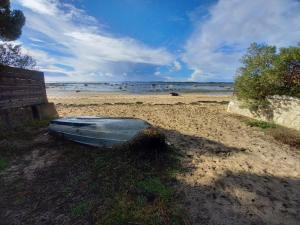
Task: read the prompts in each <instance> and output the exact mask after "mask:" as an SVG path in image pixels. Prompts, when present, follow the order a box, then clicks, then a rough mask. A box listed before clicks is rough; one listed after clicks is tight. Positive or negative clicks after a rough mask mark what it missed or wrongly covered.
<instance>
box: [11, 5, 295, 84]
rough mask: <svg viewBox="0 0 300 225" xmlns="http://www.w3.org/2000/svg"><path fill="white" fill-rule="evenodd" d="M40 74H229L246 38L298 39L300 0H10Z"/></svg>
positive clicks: (85, 77) (65, 77)
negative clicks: (19, 15)
mask: <svg viewBox="0 0 300 225" xmlns="http://www.w3.org/2000/svg"><path fill="white" fill-rule="evenodd" d="M12 3H13V7H14V8H19V9H21V10H23V12H24V13H25V16H26V25H25V28H24V29H23V35H22V37H21V38H20V39H19V40H18V41H17V43H21V44H22V45H23V47H24V52H25V53H27V54H30V55H32V56H33V57H34V58H35V59H36V60H37V62H38V69H40V70H42V71H44V72H45V75H46V81H83V82H84V81H154V80H155V81H200V82H207V81H232V80H233V79H234V76H235V72H236V70H237V68H238V67H239V66H240V63H239V59H240V57H241V56H242V55H243V54H244V53H245V51H246V49H247V47H248V46H249V44H250V43H251V42H259V43H267V44H271V45H276V46H278V47H284V46H290V45H295V44H297V43H298V42H300V38H299V37H300V23H299V21H300V1H299V0H243V1H241V0H210V1H205V0H109V1H108V0H105V1H104V0H99V1H92V0H14V1H12Z"/></svg>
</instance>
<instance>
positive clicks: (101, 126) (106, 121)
mask: <svg viewBox="0 0 300 225" xmlns="http://www.w3.org/2000/svg"><path fill="white" fill-rule="evenodd" d="M149 127H151V125H150V124H149V123H147V122H146V121H143V120H141V119H133V118H102V117H66V118H60V119H55V120H52V121H51V122H50V125H49V131H50V133H53V134H56V135H59V136H63V137H64V138H66V139H68V140H71V141H75V142H78V143H81V144H86V145H91V146H96V147H106V148H111V147H113V146H115V145H119V144H123V143H125V142H128V141H130V140H132V139H133V138H134V137H135V136H136V135H137V134H139V133H140V132H142V131H143V130H145V129H147V128H149Z"/></svg>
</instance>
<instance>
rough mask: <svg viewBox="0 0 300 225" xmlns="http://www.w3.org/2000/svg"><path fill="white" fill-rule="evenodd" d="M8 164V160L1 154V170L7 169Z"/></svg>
mask: <svg viewBox="0 0 300 225" xmlns="http://www.w3.org/2000/svg"><path fill="white" fill-rule="evenodd" d="M7 166H8V161H7V160H5V159H3V158H2V157H1V156H0V172H1V171H2V170H5V169H6V167H7Z"/></svg>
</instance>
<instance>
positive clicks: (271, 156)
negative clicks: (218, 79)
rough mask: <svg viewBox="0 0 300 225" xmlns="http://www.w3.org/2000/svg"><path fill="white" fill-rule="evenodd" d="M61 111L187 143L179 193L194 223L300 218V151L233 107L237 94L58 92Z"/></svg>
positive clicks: (56, 100)
mask: <svg viewBox="0 0 300 225" xmlns="http://www.w3.org/2000/svg"><path fill="white" fill-rule="evenodd" d="M48 97H49V101H50V102H54V103H55V104H56V109H57V111H58V113H59V115H60V116H80V115H85V116H87V115H88V116H114V117H115V116H116V117H136V118H141V119H144V120H146V121H148V122H150V123H151V124H153V125H154V126H157V127H159V128H160V129H161V130H162V132H163V133H165V134H166V136H167V140H168V142H169V143H170V144H171V145H173V146H175V147H176V148H179V149H180V150H181V151H182V152H183V153H184V154H185V158H184V160H183V161H182V163H183V166H184V168H185V169H186V170H185V171H186V172H184V173H183V174H181V175H179V176H178V179H179V181H180V182H179V184H178V186H177V187H176V189H177V191H178V193H180V194H182V195H184V198H183V201H182V204H183V206H184V207H185V208H186V209H188V212H189V214H190V217H191V219H192V221H193V223H194V224H201V225H202V224H211V225H212V224H230V225H233V224H291V225H292V224H295V225H296V224H299V221H300V217H299V215H300V211H299V209H300V202H299V199H300V189H299V186H300V182H299V180H300V163H299V162H300V153H299V151H298V150H296V149H295V148H293V147H290V146H288V145H285V144H282V143H280V142H278V141H277V140H275V139H274V138H273V137H271V136H269V135H266V134H265V133H264V132H262V131H261V130H260V129H258V128H252V127H249V126H247V125H246V124H245V123H244V122H243V121H242V120H241V119H240V118H239V117H237V116H234V115H231V114H229V113H227V112H226V107H227V103H228V101H229V100H230V96H208V95H201V94H183V95H181V96H176V97H174V96H169V95H129V94H99V93H91V92H80V93H75V92H73V93H72V94H67V95H60V96H58V95H52V96H51V95H50V96H48Z"/></svg>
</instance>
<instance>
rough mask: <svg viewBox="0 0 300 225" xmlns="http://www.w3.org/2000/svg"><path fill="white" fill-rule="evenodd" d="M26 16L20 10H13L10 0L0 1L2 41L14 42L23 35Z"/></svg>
mask: <svg viewBox="0 0 300 225" xmlns="http://www.w3.org/2000/svg"><path fill="white" fill-rule="evenodd" d="M24 24H25V16H24V14H23V13H22V11H20V10H11V9H10V1H9V0H1V1H0V40H2V41H14V40H16V39H18V38H19V37H20V36H21V34H22V27H23V26H24Z"/></svg>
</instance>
